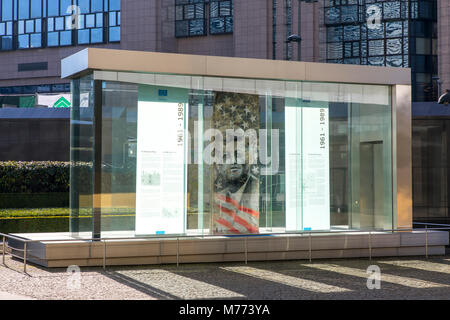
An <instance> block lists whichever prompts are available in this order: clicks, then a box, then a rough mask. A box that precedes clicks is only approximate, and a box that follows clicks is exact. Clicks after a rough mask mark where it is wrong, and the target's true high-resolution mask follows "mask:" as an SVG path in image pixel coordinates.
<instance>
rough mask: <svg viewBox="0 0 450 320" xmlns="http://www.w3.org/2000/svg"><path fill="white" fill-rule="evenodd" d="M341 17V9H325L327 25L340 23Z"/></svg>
mask: <svg viewBox="0 0 450 320" xmlns="http://www.w3.org/2000/svg"><path fill="white" fill-rule="evenodd" d="M340 15H341V12H340V10H339V7H335V8H328V9H325V23H329V24H333V23H339V22H340Z"/></svg>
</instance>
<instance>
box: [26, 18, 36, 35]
mask: <svg viewBox="0 0 450 320" xmlns="http://www.w3.org/2000/svg"><path fill="white" fill-rule="evenodd" d="M25 30H26V33H33V32H34V20H28V21H27V22H26V25H25Z"/></svg>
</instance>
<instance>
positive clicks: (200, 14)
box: [175, 0, 206, 37]
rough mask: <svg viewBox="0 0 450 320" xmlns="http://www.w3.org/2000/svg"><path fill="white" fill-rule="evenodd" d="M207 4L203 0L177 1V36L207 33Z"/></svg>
mask: <svg viewBox="0 0 450 320" xmlns="http://www.w3.org/2000/svg"><path fill="white" fill-rule="evenodd" d="M205 9H206V4H205V2H204V1H203V0H200V1H199V0H176V1H175V36H176V37H189V36H204V35H206V15H205Z"/></svg>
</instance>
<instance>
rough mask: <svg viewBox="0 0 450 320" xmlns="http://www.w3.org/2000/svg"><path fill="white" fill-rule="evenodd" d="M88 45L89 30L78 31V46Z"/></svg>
mask: <svg viewBox="0 0 450 320" xmlns="http://www.w3.org/2000/svg"><path fill="white" fill-rule="evenodd" d="M86 43H89V30H88V29H84V30H78V44H86Z"/></svg>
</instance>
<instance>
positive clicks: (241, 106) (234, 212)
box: [212, 92, 260, 234]
mask: <svg viewBox="0 0 450 320" xmlns="http://www.w3.org/2000/svg"><path fill="white" fill-rule="evenodd" d="M212 120H213V125H214V128H215V129H218V130H220V131H221V133H222V135H223V137H224V138H225V137H226V130H227V129H234V130H236V129H242V130H244V131H248V130H251V129H254V130H255V131H256V132H258V130H259V123H260V118H259V104H258V96H257V95H250V94H242V93H240V94H236V93H229V92H215V93H214V111H213V116H212ZM252 143H255V144H257V142H256V141H254V142H252V141H250V139H247V140H246V141H245V161H243V162H245V163H237V162H238V161H235V162H234V163H229V164H225V163H224V164H215V176H214V195H213V196H214V199H213V200H214V208H213V233H215V234H246V233H258V232H259V167H258V165H257V164H256V163H255V162H251V161H249V159H257V151H258V149H257V148H258V147H257V145H250V144H252ZM235 147H236V146H235ZM224 151H225V150H224ZM249 152H252V153H253V154H249ZM255 153H256V154H255ZM235 155H237V151H236V149H235ZM236 159H237V156H236V158H235V160H236Z"/></svg>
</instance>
